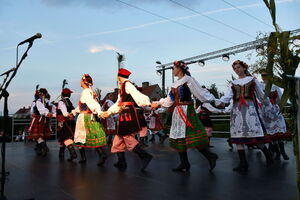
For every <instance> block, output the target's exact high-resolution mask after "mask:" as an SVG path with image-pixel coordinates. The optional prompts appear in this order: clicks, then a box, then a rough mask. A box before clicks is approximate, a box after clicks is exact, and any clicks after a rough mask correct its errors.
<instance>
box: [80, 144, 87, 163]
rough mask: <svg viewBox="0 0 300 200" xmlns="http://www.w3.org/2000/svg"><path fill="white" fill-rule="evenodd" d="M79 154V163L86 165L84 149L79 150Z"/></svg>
mask: <svg viewBox="0 0 300 200" xmlns="http://www.w3.org/2000/svg"><path fill="white" fill-rule="evenodd" d="M79 153H80V160H79V163H82V164H85V163H86V156H85V149H84V148H79Z"/></svg>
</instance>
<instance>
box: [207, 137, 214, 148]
mask: <svg viewBox="0 0 300 200" xmlns="http://www.w3.org/2000/svg"><path fill="white" fill-rule="evenodd" d="M210 139H211V137H208V145H209V146H208V147H209V148H212V147H214V146H213V145H211V144H210Z"/></svg>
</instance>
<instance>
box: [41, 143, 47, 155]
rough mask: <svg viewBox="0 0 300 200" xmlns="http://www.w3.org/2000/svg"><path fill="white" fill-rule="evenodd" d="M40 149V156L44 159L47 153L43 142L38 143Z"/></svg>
mask: <svg viewBox="0 0 300 200" xmlns="http://www.w3.org/2000/svg"><path fill="white" fill-rule="evenodd" d="M40 147H41V156H42V157H45V156H46V155H47V152H48V151H47V146H46V143H45V141H43V142H41V143H40Z"/></svg>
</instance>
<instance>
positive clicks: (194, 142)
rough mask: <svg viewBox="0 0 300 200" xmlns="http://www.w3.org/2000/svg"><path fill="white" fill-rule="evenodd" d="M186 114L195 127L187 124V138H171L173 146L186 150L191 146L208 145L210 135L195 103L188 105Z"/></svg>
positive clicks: (179, 149) (201, 147)
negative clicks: (196, 110)
mask: <svg viewBox="0 0 300 200" xmlns="http://www.w3.org/2000/svg"><path fill="white" fill-rule="evenodd" d="M186 116H187V118H188V120H189V121H190V123H191V124H192V126H193V127H189V126H186V132H185V138H178V139H172V138H170V145H171V147H172V148H174V149H176V150H177V151H186V150H187V149H189V148H200V149H203V148H206V147H207V146H208V137H207V135H206V131H205V128H204V126H203V124H202V123H201V122H200V120H199V118H198V116H197V114H196V112H195V109H194V107H193V105H188V107H187V114H186Z"/></svg>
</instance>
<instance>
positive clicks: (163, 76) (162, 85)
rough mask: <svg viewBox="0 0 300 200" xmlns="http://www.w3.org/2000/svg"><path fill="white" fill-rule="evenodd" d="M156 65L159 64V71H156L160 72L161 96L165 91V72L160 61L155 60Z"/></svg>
mask: <svg viewBox="0 0 300 200" xmlns="http://www.w3.org/2000/svg"><path fill="white" fill-rule="evenodd" d="M155 63H156V64H158V65H161V71H159V72H157V73H160V74H162V77H161V87H162V96H163V97H165V94H166V91H165V78H166V73H165V66H164V65H162V64H161V62H160V61H156V62H155Z"/></svg>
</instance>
